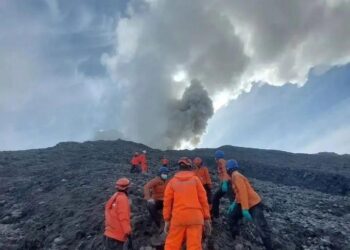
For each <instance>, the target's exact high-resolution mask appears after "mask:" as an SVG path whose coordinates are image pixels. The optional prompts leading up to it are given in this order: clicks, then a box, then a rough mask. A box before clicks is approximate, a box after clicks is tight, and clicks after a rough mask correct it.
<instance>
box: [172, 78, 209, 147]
mask: <svg viewBox="0 0 350 250" xmlns="http://www.w3.org/2000/svg"><path fill="white" fill-rule="evenodd" d="M169 114H170V116H169V123H168V129H167V131H166V135H165V136H166V138H167V142H168V145H167V147H168V148H178V147H180V146H181V144H182V143H183V142H187V143H190V144H191V145H192V146H195V145H197V144H198V143H199V142H200V138H201V136H202V135H203V133H204V132H205V129H206V127H207V123H208V120H209V119H210V118H211V117H212V116H213V114H214V108H213V102H212V100H211V99H210V97H209V95H208V92H207V90H206V89H204V87H203V85H202V84H201V83H200V82H199V81H198V80H196V79H194V80H192V81H191V85H190V86H189V87H187V88H186V89H185V92H184V94H183V96H182V98H181V99H180V100H177V101H175V102H174V103H173V104H172V105H170V108H169Z"/></svg>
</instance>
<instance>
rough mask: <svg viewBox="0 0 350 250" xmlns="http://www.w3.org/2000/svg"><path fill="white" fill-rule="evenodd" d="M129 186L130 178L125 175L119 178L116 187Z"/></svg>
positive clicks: (121, 188)
mask: <svg viewBox="0 0 350 250" xmlns="http://www.w3.org/2000/svg"><path fill="white" fill-rule="evenodd" d="M129 186H130V181H129V179H128V178H125V177H123V178H120V179H118V180H117V182H116V183H115V187H116V188H117V189H118V190H125V189H127V188H128V187H129Z"/></svg>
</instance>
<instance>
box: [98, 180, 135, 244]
mask: <svg viewBox="0 0 350 250" xmlns="http://www.w3.org/2000/svg"><path fill="white" fill-rule="evenodd" d="M129 186H130V181H129V180H128V179H127V178H120V179H119V180H117V182H116V189H117V192H116V193H115V194H114V195H113V196H112V197H111V198H110V199H109V200H108V202H107V203H106V205H105V232H104V236H105V238H104V245H105V248H106V249H107V250H118V249H120V250H122V249H123V246H124V243H125V242H126V241H127V240H128V238H129V236H130V235H131V223H130V205H129V199H128V195H127V190H128V188H129Z"/></svg>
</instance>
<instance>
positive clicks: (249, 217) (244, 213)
mask: <svg viewBox="0 0 350 250" xmlns="http://www.w3.org/2000/svg"><path fill="white" fill-rule="evenodd" d="M242 214H243V217H244V219H246V220H247V221H253V218H252V216H251V215H250V213H249V210H248V209H243V210H242Z"/></svg>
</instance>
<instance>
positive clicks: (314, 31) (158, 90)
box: [102, 0, 350, 147]
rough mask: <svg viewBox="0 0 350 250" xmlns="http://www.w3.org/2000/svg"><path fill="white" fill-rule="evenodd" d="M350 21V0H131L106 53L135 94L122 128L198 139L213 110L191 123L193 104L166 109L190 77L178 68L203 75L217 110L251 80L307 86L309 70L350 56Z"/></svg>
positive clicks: (175, 139) (169, 141) (136, 134)
mask: <svg viewBox="0 0 350 250" xmlns="http://www.w3.org/2000/svg"><path fill="white" fill-rule="evenodd" d="M349 22H350V5H349V1H347V0H339V1H325V0H315V1H304V0H295V1H278V0H267V1H264V3H262V2H261V1H256V0H237V1H228V0H227V1H222V0H214V1H211V0H210V1H209V0H204V1H203V0H191V1H187V0H178V1H170V0H169V1H165V0H158V1H156V0H155V1H146V0H145V1H136V0H135V1H133V0H132V1H130V2H129V6H128V11H127V15H126V17H125V18H121V19H120V20H119V23H118V25H117V29H116V37H117V43H116V45H115V51H114V53H111V54H109V55H104V56H103V58H102V61H103V63H104V64H105V65H106V67H107V69H108V71H109V72H110V75H111V76H112V77H113V79H114V81H115V82H116V83H117V84H118V85H119V86H121V87H122V88H124V89H128V91H127V92H128V93H129V94H130V96H128V98H127V100H125V101H124V106H123V117H124V118H123V121H124V126H123V127H122V130H123V132H124V134H126V135H127V136H130V137H131V138H133V139H135V140H138V141H142V142H145V143H148V144H150V145H153V146H158V147H174V146H175V147H176V146H178V145H179V143H180V142H181V141H183V140H186V141H187V142H190V143H191V144H192V145H194V146H195V145H196V144H197V143H198V142H199V140H200V138H201V135H202V134H203V133H204V132H205V125H206V123H207V121H208V119H209V118H210V117H211V114H210V112H207V113H206V114H207V115H203V116H201V115H199V117H201V118H198V121H200V122H199V123H198V124H200V126H198V127H197V124H195V125H196V126H194V127H192V128H191V129H189V128H187V126H192V125H194V123H193V121H189V120H188V117H187V116H188V113H187V112H185V113H184V114H182V113H181V112H180V113H179V114H177V113H176V112H175V114H174V113H173V112H169V110H168V109H169V105H170V106H171V103H172V101H171V100H172V99H174V97H176V96H178V94H179V93H181V92H182V91H183V90H184V88H185V86H186V85H184V84H181V83H174V82H173V81H172V79H171V76H172V75H173V74H175V73H176V72H178V71H179V70H182V71H184V72H186V73H187V80H188V79H194V78H195V79H198V80H199V81H200V82H202V84H203V86H204V88H205V89H207V90H208V92H209V93H210V94H209V97H208V98H211V99H212V100H213V104H214V108H216V109H217V108H219V107H220V106H221V105H224V104H225V103H227V102H228V101H230V99H232V98H235V97H237V96H238V95H240V94H241V93H242V92H244V91H246V92H248V91H250V89H251V87H252V85H253V84H254V83H259V84H271V85H283V84H285V83H287V82H290V83H294V84H298V85H303V84H304V83H305V81H306V80H307V76H308V72H309V71H310V70H311V69H317V68H323V69H327V68H330V67H332V66H334V65H343V64H346V63H348V62H349V61H350V46H348V41H349V40H350V32H349V29H348V23H349ZM184 98H185V97H184ZM186 98H187V97H186ZM188 99H191V98H188ZM182 105H184V104H182ZM175 106H176V105H175ZM180 106H181V105H180ZM179 110H181V109H179ZM194 110H195V109H194ZM194 110H193V112H192V111H191V112H189V113H191V114H192V116H193V115H195V112H197V111H194ZM204 113H205V112H204ZM180 114H181V115H180ZM209 114H210V115H209ZM182 115H183V116H182ZM174 117H176V118H178V117H180V118H179V119H175V118H174ZM193 119H194V120H196V119H197V118H195V117H193ZM182 122H183V124H182ZM191 124H192V125H191ZM179 128H184V130H182V129H179ZM190 131H191V132H190Z"/></svg>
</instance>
